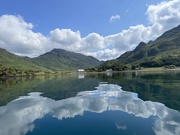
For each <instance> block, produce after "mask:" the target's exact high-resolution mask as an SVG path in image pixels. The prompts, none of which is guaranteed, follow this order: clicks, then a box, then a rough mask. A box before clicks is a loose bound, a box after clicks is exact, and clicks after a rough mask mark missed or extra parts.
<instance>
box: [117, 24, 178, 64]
mask: <svg viewBox="0 0 180 135" xmlns="http://www.w3.org/2000/svg"><path fill="white" fill-rule="evenodd" d="M117 60H118V61H120V62H122V63H125V64H139V65H140V66H143V67H160V66H164V65H176V66H180V25H179V26H177V27H175V28H173V29H171V30H169V31H167V32H165V33H164V34H162V35H161V36H160V37H159V38H157V39H156V40H155V41H150V42H149V43H147V44H146V43H143V42H141V43H140V44H139V45H138V46H137V47H136V48H135V49H134V50H133V51H129V52H126V53H124V54H123V55H121V56H120V57H119V58H117Z"/></svg>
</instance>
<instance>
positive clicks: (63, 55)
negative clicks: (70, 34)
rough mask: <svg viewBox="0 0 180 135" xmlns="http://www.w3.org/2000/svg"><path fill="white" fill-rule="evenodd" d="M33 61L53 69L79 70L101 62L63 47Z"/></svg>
mask: <svg viewBox="0 0 180 135" xmlns="http://www.w3.org/2000/svg"><path fill="white" fill-rule="evenodd" d="M31 61H33V62H35V63H38V64H39V65H40V66H43V67H46V68H48V69H52V70H77V69H78V68H91V67H94V66H97V65H99V64H100V63H101V62H100V61H99V60H97V59H95V58H94V57H92V56H85V55H82V54H80V53H74V52H69V51H66V50H63V49H53V50H52V51H50V52H48V53H45V54H43V55H41V56H39V57H36V58H33V59H31Z"/></svg>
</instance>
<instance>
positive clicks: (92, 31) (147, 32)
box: [0, 0, 180, 60]
mask: <svg viewBox="0 0 180 135" xmlns="http://www.w3.org/2000/svg"><path fill="white" fill-rule="evenodd" d="M179 7H180V0H171V1H170V0H137V1H135V0H86V1H84V0H71V1H70V0H53V1H52V0H51V1H50V0H45V1H43V0H29V1H28V0H26V1H25V0H13V1H12V0H1V1H0V47H1V48H5V49H7V50H8V51H11V52H13V53H16V54H18V55H22V56H30V57H35V56H38V55H40V54H42V53H44V52H47V51H50V50H52V49H53V48H62V49H65V50H68V51H74V52H78V53H83V54H85V55H92V56H94V57H96V58H98V59H100V60H108V59H114V58H116V57H118V56H119V55H121V54H122V53H124V52H125V51H129V50H132V49H134V48H135V47H136V46H137V45H138V43H139V42H141V41H148V40H150V39H154V38H156V37H157V36H159V35H161V34H162V33H163V32H164V31H166V30H169V29H171V28H173V27H175V26H177V25H178V24H179V23H180V8H179ZM5 35H9V36H11V37H12V39H7V37H8V38H9V36H5Z"/></svg>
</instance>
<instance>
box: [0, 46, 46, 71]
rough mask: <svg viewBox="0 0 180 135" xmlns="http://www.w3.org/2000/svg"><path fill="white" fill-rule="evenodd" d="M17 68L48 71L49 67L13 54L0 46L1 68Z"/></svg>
mask: <svg viewBox="0 0 180 135" xmlns="http://www.w3.org/2000/svg"><path fill="white" fill-rule="evenodd" d="M1 67H2V68H16V69H20V70H26V71H28V70H33V71H47V70H48V69H46V68H44V67H41V66H39V65H37V64H36V63H33V62H31V61H28V60H26V59H25V58H23V57H20V56H17V55H15V54H12V53H10V52H8V51H6V50H5V49H1V48H0V68H1Z"/></svg>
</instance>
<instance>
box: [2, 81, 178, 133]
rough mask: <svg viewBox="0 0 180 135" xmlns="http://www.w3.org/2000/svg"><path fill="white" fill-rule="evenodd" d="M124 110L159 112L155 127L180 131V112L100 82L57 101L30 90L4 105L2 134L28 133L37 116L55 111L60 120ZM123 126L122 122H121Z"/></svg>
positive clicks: (138, 113) (146, 113)
mask: <svg viewBox="0 0 180 135" xmlns="http://www.w3.org/2000/svg"><path fill="white" fill-rule="evenodd" d="M108 110H120V111H123V112H127V113H128V114H133V115H135V116H136V117H141V118H148V117H150V116H155V118H156V120H155V123H154V127H153V130H154V132H155V133H156V134H157V135H164V134H168V135H176V134H180V112H179V111H176V110H173V109H169V108H167V107H166V106H165V105H163V104H161V103H158V102H151V101H143V100H141V99H139V98H138V96H137V94H136V93H132V92H126V91H123V90H122V89H121V87H120V86H118V85H112V84H100V85H99V86H98V87H97V90H95V91H83V92H80V93H78V95H77V96H76V97H73V98H68V99H64V100H59V101H55V100H52V99H50V98H46V97H43V96H41V93H30V94H29V95H28V96H22V97H20V98H18V99H16V100H14V101H12V102H10V103H8V104H7V105H6V106H3V107H0V135H10V134H13V135H25V134H26V133H27V132H29V131H32V130H33V129H34V127H35V126H34V125H33V124H32V123H33V122H34V121H35V120H36V119H40V118H43V117H44V116H45V115H46V114H48V113H51V114H52V116H53V117H56V118H58V119H59V120H62V119H66V118H73V117H75V116H77V115H83V114H84V112H85V111H90V112H95V113H102V112H104V111H108ZM119 127H120V128H122V127H121V126H119Z"/></svg>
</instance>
